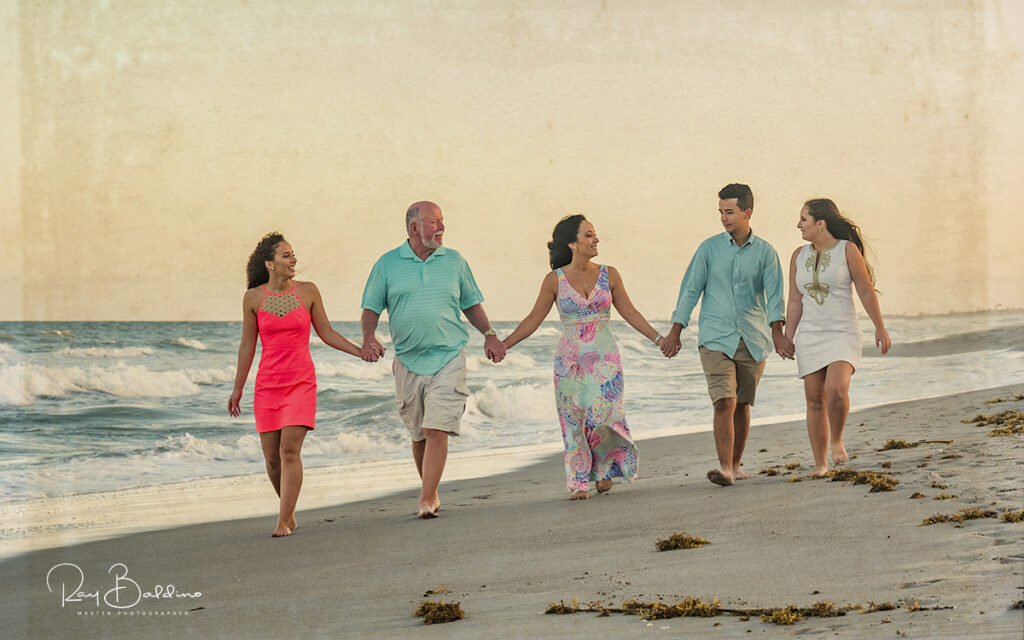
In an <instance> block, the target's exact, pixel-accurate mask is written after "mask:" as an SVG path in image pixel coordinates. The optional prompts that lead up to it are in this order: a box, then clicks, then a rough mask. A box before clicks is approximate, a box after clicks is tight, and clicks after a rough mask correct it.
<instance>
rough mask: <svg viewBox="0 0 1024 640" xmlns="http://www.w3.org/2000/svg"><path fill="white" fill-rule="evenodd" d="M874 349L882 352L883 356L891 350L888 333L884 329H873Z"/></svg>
mask: <svg viewBox="0 0 1024 640" xmlns="http://www.w3.org/2000/svg"><path fill="white" fill-rule="evenodd" d="M875 347H877V348H879V349H881V350H882V355H883V356H884V355H885V354H887V353H889V349H891V348H892V340H890V339H889V332H888V331H886V330H885V328H882V329H875Z"/></svg>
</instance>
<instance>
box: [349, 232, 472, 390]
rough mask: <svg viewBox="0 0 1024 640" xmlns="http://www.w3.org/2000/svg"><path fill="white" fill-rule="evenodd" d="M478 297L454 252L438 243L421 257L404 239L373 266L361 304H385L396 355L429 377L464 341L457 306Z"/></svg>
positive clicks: (372, 308) (464, 264)
mask: <svg viewBox="0 0 1024 640" xmlns="http://www.w3.org/2000/svg"><path fill="white" fill-rule="evenodd" d="M483 301H484V296H483V294H481V293H480V288H479V287H477V286H476V280H474V279H473V272H472V271H470V269H469V264H468V263H467V262H466V260H465V258H463V257H462V256H461V255H459V252H458V251H455V250H454V249H448V248H445V247H438V248H437V249H436V250H435V251H434V252H433V253H432V254H430V255H429V256H427V259H426V260H420V259H419V257H418V256H417V255H416V254H415V253H413V250H412V247H410V246H409V242H408V241H406V242H404V243H402V246H400V247H397V248H395V249H392V250H391V251H388V252H387V253H385V254H384V255H382V256H381V257H380V259H379V260H377V263H376V264H374V265H373V270H372V271H370V277H369V279H367V281H366V288H365V289H363V304H362V306H363V308H364V309H369V310H370V311H373V312H374V313H377V314H380V313H383V311H384V310H385V309H387V311H388V323H389V325H390V327H391V342H392V344H393V345H394V348H395V357H396V358H398V359H399V360H401V361H402V364H404V365H405V367H406V368H407V369H408V370H409V371H412V372H413V373H415V374H416V375H420V376H432V375H434V374H435V373H437V372H438V371H440V370H441V369H442V368H443V367H444V365H446V364H448V363H449V362H450V361H451V359H452V358H454V357H455V356H457V355H458V354H459V351H461V350H462V347H464V346H466V342H468V341H469V332H468V331H467V330H466V325H465V324H464V323H463V322H462V311H463V310H464V309H468V308H470V307H472V306H474V305H478V304H480V303H481V302H483Z"/></svg>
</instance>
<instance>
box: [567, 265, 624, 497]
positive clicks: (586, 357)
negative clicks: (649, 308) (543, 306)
mask: <svg viewBox="0 0 1024 640" xmlns="http://www.w3.org/2000/svg"><path fill="white" fill-rule="evenodd" d="M555 273H556V274H557V275H558V299H557V301H556V302H557V305H558V313H559V316H560V317H561V319H562V327H563V330H562V337H561V339H560V340H559V341H558V350H557V351H556V352H555V405H556V406H557V408H558V420H559V422H560V423H561V425H562V441H563V442H564V444H565V472H566V478H567V484H568V487H569V491H580V490H583V491H586V490H587V489H588V483H589V482H592V481H593V482H596V481H598V480H607V479H609V478H614V477H616V476H620V477H623V478H625V479H626V480H629V481H632V480H633V479H634V478H636V473H637V450H636V445H634V444H633V439H632V437H630V434H629V429H628V428H627V426H626V416H625V413H624V411H623V408H622V391H623V377H622V360H621V358H620V357H619V348H618V345H617V344H616V343H615V336H614V335H612V331H611V328H610V327H609V326H608V323H609V319H610V317H611V307H612V294H611V291H610V289H609V286H608V269H607V268H606V267H605V266H604V265H602V266H601V272H600V275H599V276H598V279H597V284H595V285H594V290H593V291H591V293H590V297H588V298H584V297H583V295H582V294H580V292H578V291H576V289H574V288H573V287H572V285H571V284H569V281H568V280H567V279H566V277H565V273H563V272H562V270H561V269H557V270H556V271H555Z"/></svg>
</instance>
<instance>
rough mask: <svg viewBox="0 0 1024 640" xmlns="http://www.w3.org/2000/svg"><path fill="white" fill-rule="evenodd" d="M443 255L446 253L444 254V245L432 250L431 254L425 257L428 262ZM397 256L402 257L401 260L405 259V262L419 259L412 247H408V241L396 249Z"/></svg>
mask: <svg viewBox="0 0 1024 640" xmlns="http://www.w3.org/2000/svg"><path fill="white" fill-rule="evenodd" d="M445 253H446V252H445V248H444V245H442V246H440V247H438V248H436V249H434V252H433V253H431V254H430V255H429V256H427V260H430V259H431V258H432V257H434V256H443V255H444V254H445ZM398 255H400V256H401V257H403V258H405V259H407V260H419V259H420V257H419V256H418V255H416V253H415V252H414V251H413V250H412V247H411V246H409V241H408V240H406V241H405V242H403V243H402V246H400V247H398ZM427 260H422V261H421V262H426V261H427Z"/></svg>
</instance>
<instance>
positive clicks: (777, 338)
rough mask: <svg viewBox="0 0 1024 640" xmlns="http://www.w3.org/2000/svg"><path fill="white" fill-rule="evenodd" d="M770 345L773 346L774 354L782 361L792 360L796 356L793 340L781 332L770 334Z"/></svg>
mask: <svg viewBox="0 0 1024 640" xmlns="http://www.w3.org/2000/svg"><path fill="white" fill-rule="evenodd" d="M772 343H774V345H775V353H777V354H779V355H780V356H781V357H782V359H783V360H792V359H793V358H794V357H795V356H796V345H795V344H794V343H793V339H792V338H790V337H789V336H787V335H786V334H784V333H782V332H781V331H779V332H775V331H773V332H772Z"/></svg>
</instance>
